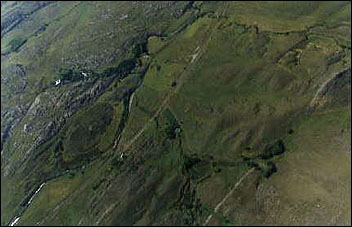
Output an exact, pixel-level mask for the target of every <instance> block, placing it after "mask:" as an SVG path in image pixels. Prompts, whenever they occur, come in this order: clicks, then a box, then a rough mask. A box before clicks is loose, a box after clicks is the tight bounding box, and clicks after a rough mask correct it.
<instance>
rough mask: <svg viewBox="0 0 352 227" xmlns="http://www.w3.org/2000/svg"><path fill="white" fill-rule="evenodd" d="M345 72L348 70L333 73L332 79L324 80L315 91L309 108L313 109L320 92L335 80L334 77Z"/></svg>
mask: <svg viewBox="0 0 352 227" xmlns="http://www.w3.org/2000/svg"><path fill="white" fill-rule="evenodd" d="M347 70H349V68H347V69H343V70H341V71H339V72H337V73H334V74H333V76H332V77H330V78H328V79H327V80H325V81H324V82H323V83H322V84H321V85H320V87H319V89H318V90H317V92H316V93H315V95H314V98H313V99H312V101H311V102H310V105H309V106H310V107H314V106H315V105H316V104H317V100H319V98H320V97H321V95H322V92H323V90H324V88H325V87H326V86H327V85H328V84H329V83H330V82H331V81H333V80H334V79H336V77H337V76H338V75H340V74H341V73H344V72H346V71H347Z"/></svg>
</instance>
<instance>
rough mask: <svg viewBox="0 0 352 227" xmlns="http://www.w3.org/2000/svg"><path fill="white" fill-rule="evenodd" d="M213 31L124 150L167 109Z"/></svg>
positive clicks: (200, 55) (202, 51)
mask: <svg viewBox="0 0 352 227" xmlns="http://www.w3.org/2000/svg"><path fill="white" fill-rule="evenodd" d="M216 25H217V23H216V24H215V26H216ZM215 26H214V27H215ZM213 32H214V28H212V31H211V33H210V34H209V36H208V38H207V40H206V41H205V42H204V45H203V46H202V47H200V46H198V47H197V48H196V50H195V52H196V53H195V54H194V55H193V58H192V60H191V62H190V63H189V64H188V65H187V66H186V68H185V69H184V70H183V71H182V72H181V74H180V76H179V77H178V82H177V85H176V87H175V88H174V89H172V90H171V91H170V92H169V93H168V94H167V95H166V97H165V98H164V100H163V101H162V103H161V104H160V107H159V108H158V109H157V111H156V112H155V114H153V116H152V117H150V118H149V120H148V121H147V122H146V123H145V124H144V126H143V128H141V129H140V130H139V132H138V133H137V134H136V135H135V136H134V137H133V138H132V139H131V140H130V142H129V143H128V144H126V145H125V146H124V147H123V151H124V152H126V151H127V150H128V149H129V148H130V147H131V146H132V144H133V143H134V142H135V141H136V140H137V139H138V138H139V137H140V136H141V135H142V134H143V132H144V131H145V130H146V129H147V128H148V127H149V125H150V124H151V123H152V122H153V121H154V119H155V118H156V117H157V116H158V115H159V114H160V113H161V112H162V111H163V110H164V109H165V107H167V105H168V103H169V101H170V98H171V97H172V96H173V95H174V94H176V93H177V92H178V91H179V89H180V88H181V87H182V85H183V83H184V79H185V75H186V74H187V73H189V69H190V68H191V66H192V65H193V64H194V63H196V62H197V61H198V60H199V59H200V58H201V57H202V55H203V54H204V53H205V51H206V49H207V47H208V45H209V42H210V41H211V37H212V34H213Z"/></svg>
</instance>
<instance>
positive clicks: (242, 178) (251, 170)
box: [203, 169, 254, 226]
mask: <svg viewBox="0 0 352 227" xmlns="http://www.w3.org/2000/svg"><path fill="white" fill-rule="evenodd" d="M253 171H254V169H250V170H248V171H247V172H246V173H245V174H244V175H243V176H242V177H241V178H240V179H239V181H238V182H237V183H236V184H235V186H234V187H233V188H232V189H231V190H230V191H229V193H227V194H226V196H225V197H224V198H223V199H222V200H221V201H220V203H218V204H217V205H216V207H215V209H214V214H215V213H217V212H218V210H219V209H220V207H221V206H222V205H223V204H224V203H225V201H226V200H227V199H228V198H229V197H230V196H231V195H232V193H233V192H234V191H235V190H236V189H237V188H238V187H239V186H240V184H241V183H242V181H243V180H244V179H245V178H246V177H247V176H248V175H249V174H250V173H252V172H253ZM212 217H213V214H210V215H209V216H208V218H207V219H206V221H205V222H204V224H203V226H205V225H207V224H208V222H209V221H210V220H211V218H212Z"/></svg>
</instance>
